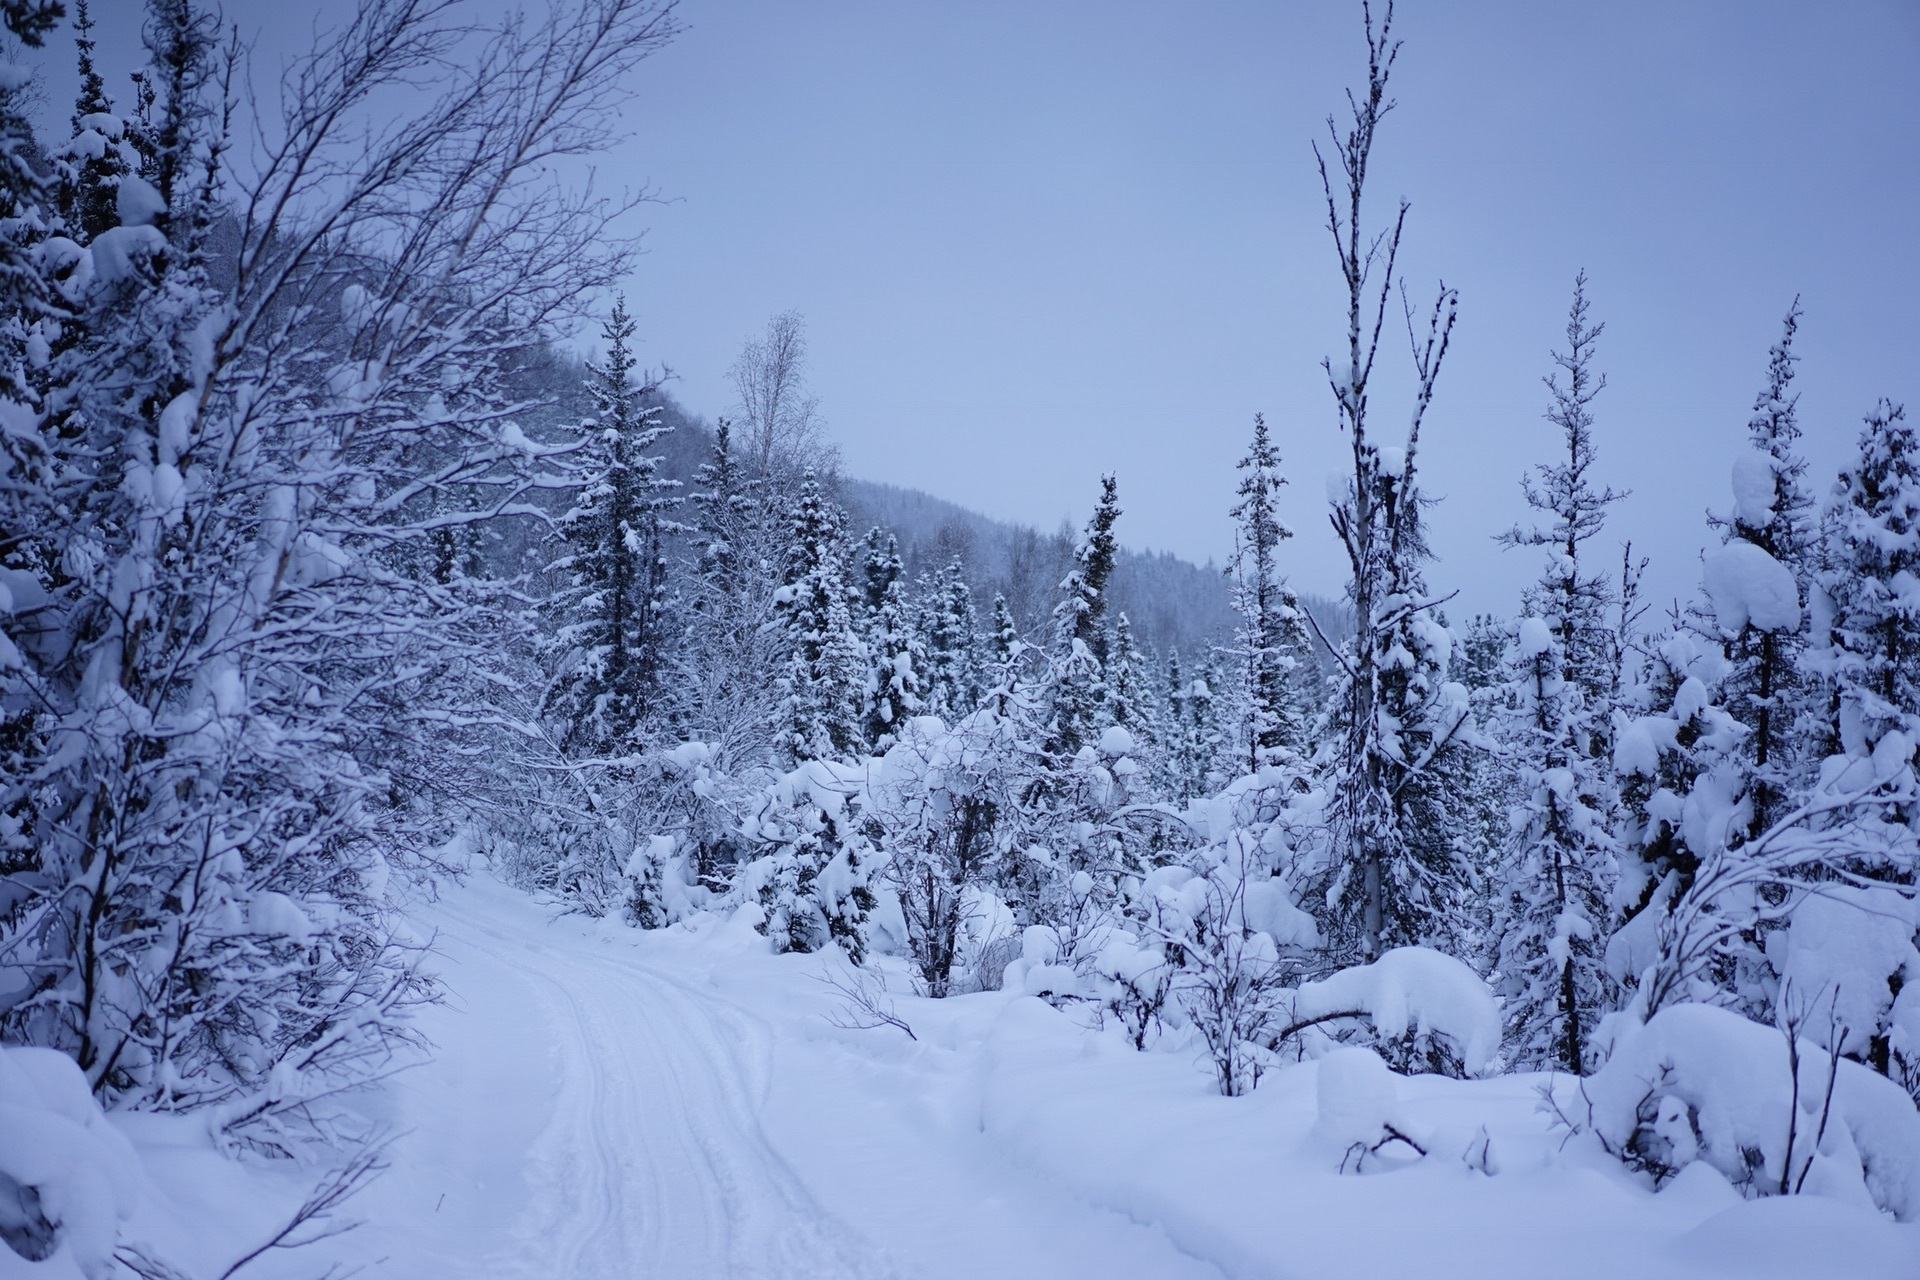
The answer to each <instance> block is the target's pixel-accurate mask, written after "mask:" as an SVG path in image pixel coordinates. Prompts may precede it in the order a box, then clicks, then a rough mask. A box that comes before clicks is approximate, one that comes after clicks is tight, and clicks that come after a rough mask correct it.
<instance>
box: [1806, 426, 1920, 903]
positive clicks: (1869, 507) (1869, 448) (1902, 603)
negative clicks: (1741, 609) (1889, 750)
mask: <svg viewBox="0 0 1920 1280" xmlns="http://www.w3.org/2000/svg"><path fill="white" fill-rule="evenodd" d="M1821 532H1822V535H1823V536H1822V546H1821V564H1820V570H1819V580H1818V587H1819V591H1818V596H1819V600H1818V603H1819V606H1820V611H1821V613H1822V614H1823V615H1825V616H1824V617H1823V619H1822V620H1823V621H1824V622H1825V626H1824V627H1823V628H1822V631H1823V632H1824V634H1823V635H1822V636H1821V637H1820V639H1821V641H1822V643H1821V645H1820V649H1819V651H1818V652H1817V653H1816V654H1815V655H1814V657H1815V660H1816V663H1817V664H1818V667H1819V668H1821V669H1823V674H1824V676H1825V681H1826V683H1827V686H1828V688H1829V690H1830V695H1829V696H1830V704H1829V705H1830V708H1831V710H1830V712H1829V716H1830V723H1829V725H1828V727H1827V729H1826V734H1825V736H1827V737H1828V738H1829V739H1830V741H1831V742H1832V743H1833V744H1834V746H1835V748H1836V749H1837V751H1838V752H1841V753H1845V754H1848V755H1855V756H1865V755H1869V754H1871V753H1872V751H1873V749H1874V747H1875V744H1877V743H1878V742H1880V741H1881V740H1882V739H1883V738H1885V737H1886V735H1888V734H1889V733H1893V732H1899V733H1902V734H1904V735H1906V738H1907V740H1908V742H1909V743H1910V744H1911V743H1920V592H1916V590H1915V587H1914V583H1915V582H1916V580H1920V434H1917V433H1916V432H1915V430H1914V427H1913V424H1912V423H1910V422H1909V421H1908V420H1907V415H1906V410H1905V408H1904V406H1901V405H1896V404H1893V403H1891V402H1888V401H1885V400H1883V401H1881V402H1880V403H1879V404H1877V405H1875V406H1874V409H1873V411H1872V412H1871V413H1869V414H1868V415H1867V418H1866V426H1865V428H1864V429H1863V430H1862V431H1861V433H1860V446H1859V453H1858V455H1857V456H1856V457H1855V459H1854V460H1853V461H1852V462H1851V463H1850V464H1849V465H1848V466H1847V468H1846V469H1845V470H1844V471H1842V472H1841V474H1840V478H1839V480H1838V481H1837V482H1836V484H1835V486H1834V493H1833V500H1832V503H1831V505H1830V506H1829V507H1828V509H1827V512H1826V515H1825V518H1824V519H1823V521H1822V525H1821ZM1916 874H1920V872H1916V871H1915V870H1912V869H1910V870H1908V871H1907V872H1906V873H1905V876H1906V878H1912V877H1913V876H1915V875H1916Z"/></svg>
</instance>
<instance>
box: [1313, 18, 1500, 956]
mask: <svg viewBox="0 0 1920 1280" xmlns="http://www.w3.org/2000/svg"><path fill="white" fill-rule="evenodd" d="M1392 25H1393V9H1392V6H1391V5H1389V6H1387V9H1386V11H1385V14H1384V15H1383V17H1382V19H1381V21H1380V22H1379V24H1378V26H1376V25H1375V23H1374V21H1373V15H1372V11H1371V10H1368V11H1367V14H1366V39H1367V84H1366V87H1365V89H1364V90H1362V91H1361V92H1359V93H1357V94H1350V95H1349V101H1350V103H1351V106H1352V115H1353V119H1352V124H1351V126H1350V127H1349V128H1348V129H1347V131H1346V132H1345V133H1344V134H1342V133H1341V132H1340V131H1339V129H1338V128H1337V126H1336V125H1335V123H1334V121H1333V120H1332V119H1331V118H1329V119H1328V121H1327V127H1328V131H1329V133H1330V134H1331V135H1332V143H1333V150H1334V155H1335V164H1336V165H1337V167H1338V170H1339V175H1340V178H1339V182H1338V184H1337V185H1336V182H1335V178H1334V174H1333V172H1332V170H1331V169H1330V167H1329V165H1328V163H1327V158H1326V156H1325V154H1324V153H1320V152H1318V150H1317V148H1316V154H1317V155H1319V159H1320V177H1321V184H1322V189H1323V191H1324V192H1325V196H1326V203H1327V229H1328V231H1329V233H1330V234H1331V235H1332V237H1333V240H1334V246H1335V251H1336V255H1337V257H1338V259H1339V267H1340V275H1341V278H1342V280H1343V281H1344V282H1345V284H1346V290H1347V295H1346V302H1347V308H1346V311H1347V314H1346V322H1347V324H1346V338H1347V350H1346V354H1345V356H1344V358H1343V359H1342V360H1341V361H1340V362H1339V363H1338V364H1336V363H1335V362H1334V361H1333V360H1332V359H1331V358H1329V359H1328V360H1326V361H1324V362H1323V365H1324V368H1325V369H1326V373H1327V380H1328V384H1329V386H1330V387H1331V389H1332V391H1333V398H1334V403H1335V406H1336V408H1337V410H1338V413H1339V418H1340V425H1341V428H1342V430H1343V431H1344V432H1345V434H1346V437H1347V443H1348V445H1349V448H1350V450H1351V456H1352V466H1353V471H1352V474H1351V476H1350V477H1349V478H1348V479H1347V480H1346V482H1345V485H1344V489H1343V492H1342V493H1341V494H1340V495H1339V497H1338V498H1337V499H1336V500H1335V502H1334V507H1333V512H1332V518H1333V524H1334V529H1335V532H1336V533H1337V534H1338V535H1339V538H1340V542H1341V546H1342V548H1343V550H1344V551H1345V552H1346V555H1347V560H1348V566H1349V570H1350V575H1351V576H1350V578H1349V582H1348V587H1347V597H1348V602H1349V603H1350V605H1351V606H1352V609H1353V620H1354V634H1353V637H1352V639H1351V640H1350V641H1349V642H1348V644H1347V645H1346V646H1345V649H1344V652H1343V653H1342V655H1341V664H1342V670H1341V672H1340V673H1339V683H1338V688H1337V689H1336V691H1335V694H1334V698H1333V708H1332V712H1331V715H1330V717H1329V720H1328V725H1327V727H1328V730H1329V734H1330V735H1331V736H1332V737H1333V738H1334V739H1336V741H1334V742H1333V743H1331V745H1330V749H1329V750H1328V751H1326V752H1325V753H1324V755H1323V767H1324V769H1325V771H1326V772H1327V775H1328V778H1327V781H1328V786H1329V789H1330V791H1331V793H1332V795H1333V797H1334V803H1333V809H1332V811H1331V815H1330V816H1331V818H1332V821H1333V823H1334V826H1335V829H1336V832H1337V836H1336V851H1335V856H1334V859H1333V866H1332V868H1331V878H1330V882H1329V885H1328V888H1327V898H1326V901H1327V902H1328V903H1329V906H1330V909H1331V912H1332V915H1333V917H1334V923H1336V924H1337V926H1338V928H1337V929H1336V930H1334V931H1333V932H1335V933H1337V934H1338V935H1339V936H1340V939H1341V941H1342V942H1343V944H1344V945H1348V946H1351V947H1352V948H1353V949H1354V950H1356V951H1357V952H1358V954H1359V955H1361V956H1362V957H1363V958H1367V959H1372V958H1373V957H1376V956H1378V955H1379V954H1380V953H1381V952H1382V951H1383V950H1384V949H1385V948H1386V947H1387V946H1388V945H1390V944H1391V942H1393V941H1402V940H1404V941H1418V940H1424V939H1426V938H1429V937H1432V936H1435V934H1436V932H1440V931H1445V929H1446V928H1447V927H1448V926H1447V924H1446V921H1445V917H1446V916H1447V914H1448V912H1449V910H1450V903H1451V901H1452V900H1453V899H1454V898H1455V896H1456V895H1457V893H1458V892H1459V890H1460V889H1461V888H1462V887H1463V886H1461V885H1459V884H1457V883H1456V879H1457V873H1458V865H1457V864H1458V862H1459V859H1458V854H1457V850H1455V849H1454V848H1453V843H1454V842H1453V839H1452V837H1451V835H1450V834H1449V833H1448V832H1447V831H1446V828H1445V826H1444V824H1443V825H1441V826H1439V827H1437V828H1436V826H1435V825H1433V824H1434V821H1435V820H1439V819H1442V818H1443V817H1444V814H1445V813H1446V811H1447V808H1448V805H1449V800H1450V797H1448V796H1447V795H1446V794H1445V793H1446V792H1447V790H1448V789H1449V787H1448V783H1447V778H1446V773H1445V765H1446V763H1447V762H1446V761H1445V760H1443V756H1444V755H1446V754H1447V753H1449V752H1450V751H1452V750H1453V749H1454V748H1456V747H1457V746H1458V745H1459V743H1460V741H1461V740H1462V738H1461V735H1462V731H1463V730H1464V729H1465V728H1466V727H1467V725H1468V719H1469V717H1468V714H1467V707H1466V698H1465V691H1464V690H1463V689H1461V688H1460V687H1459V686H1458V685H1452V684H1451V683H1450V682H1448V681H1447V680H1446V679H1445V673H1446V670H1447V666H1448V659H1449V653H1448V647H1449V641H1448V636H1447V632H1446V629H1445V627H1444V626H1442V625H1441V624H1440V623H1439V622H1438V621H1437V620H1436V619H1435V618H1434V617H1433V614H1432V611H1433V609H1434V608H1435V606H1436V605H1437V604H1438V603H1439V601H1437V600H1436V599H1434V598H1433V597H1432V596H1430V595H1429V593H1428V591H1427V588H1426V584H1425V582H1424V580H1423V574H1422V565H1423V563H1424V561H1425V560H1426V559H1427V558H1428V555H1429V553H1428V550H1427V547H1426V545H1425V538H1424V533H1423V531H1422V521H1421V518H1420V511H1421V506H1422V503H1423V502H1424V501H1425V499H1424V498H1423V496H1422V495H1421V493H1420V491H1419V487H1418V485H1417V483H1416V473H1415V459H1416V456H1417V446H1418V444H1419V438H1420V426H1421V423H1422V421H1423V420H1424V418H1425V416H1426V411H1427V408H1428V406H1429V405H1430V404H1431V403H1432V399H1433V392H1434V388H1435V385H1436V383H1437V381H1438V378H1439V374H1440V367H1441V364H1442V362H1443V360H1444V359H1445V356H1446V351H1447V345H1448V342H1449V340H1450V338H1451V336H1452V332H1453V323H1454V315H1455V307H1456V303H1457V297H1456V295H1455V293H1454V291H1453V290H1451V289H1448V288H1445V287H1444V286H1443V287H1442V288H1441V290H1440V293H1439V297H1438V298H1437V300H1436V301H1435V303H1434V307H1433V311H1432V313H1431V315H1430V317H1429V318H1428V322H1427V326H1426V332H1425V336H1424V337H1416V338H1415V340H1414V351H1413V357H1414V359H1413V363H1414V375H1415V388H1414V409H1413V414H1412V425H1411V428H1410V430H1409V432H1408V436H1407V441H1406V444H1405V445H1404V446H1388V445H1383V444H1381V443H1380V442H1379V441H1377V440H1376V439H1375V438H1374V432H1373V430H1372V423H1371V421H1370V419H1369V417H1368V405H1369V386H1370V383H1371V379H1372V376H1373V369H1374V362H1375V357H1376V356H1377V355H1378V352H1379V345H1380V333H1381V329H1382V327H1383V326H1384V323H1385V316H1386V308H1387V301H1388V297H1389V294H1390V292H1391V281H1392V279H1393V275H1394V266H1395V260H1396V258H1397V255H1398V253H1399V248H1400V238H1401V232H1402V229H1403V228H1404V226H1405V222H1406V212H1407V206H1406V205H1405V204H1404V203H1403V204H1402V205H1401V206H1400V210H1399V213H1398V215H1397V216H1396V217H1395V219H1394V220H1393V223H1392V225H1391V226H1390V227H1388V228H1387V229H1386V230H1384V231H1382V232H1380V233H1378V234H1375V233H1371V232H1369V231H1366V230H1365V229H1363V220H1362V203H1363V196H1364V194H1365V189H1366V179H1367V168H1368V162H1369V160H1370V158H1371V155H1372V151H1373V143H1374V135H1375V132H1376V131H1377V129H1378V127H1379V124H1380V121H1381V119H1382V118H1383V117H1384V116H1385V115H1386V114H1387V112H1388V111H1389V110H1390V109H1391V107H1392V105H1393V104H1392V103H1391V101H1389V99H1388V98H1387V96H1386V95H1387V82H1388V78H1389V75H1390V73H1391V71H1392V68H1393V63H1394V60H1395V58H1396V57H1397V56H1398V53H1399V48H1400V46H1399V44H1398V42H1396V41H1395V40H1394V39H1393V38H1392ZM1374 281H1378V286H1377V288H1376V287H1375V285H1374V284H1373V283H1372V282H1374ZM1409 324H1410V326H1411V315H1410V314H1409ZM1456 692H1457V693H1458V696H1457V697H1456V696H1455V694H1456Z"/></svg>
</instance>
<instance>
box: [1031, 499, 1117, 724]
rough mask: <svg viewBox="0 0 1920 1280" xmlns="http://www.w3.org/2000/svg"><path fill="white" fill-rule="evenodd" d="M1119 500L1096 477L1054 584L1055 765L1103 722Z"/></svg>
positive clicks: (1050, 718) (1104, 719) (1053, 713)
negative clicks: (1069, 558)
mask: <svg viewBox="0 0 1920 1280" xmlns="http://www.w3.org/2000/svg"><path fill="white" fill-rule="evenodd" d="M1119 518H1120V501H1119V497H1118V493H1117V490H1116V488H1115V484H1114V478H1113V477H1112V476H1110V475H1109V476H1102V477H1101V478H1100V501H1099V503H1098V504H1097V505H1096V506H1095V507H1094V511H1093V515H1092V516H1091V517H1090V518H1089V519H1088V520H1087V527H1086V532H1085V533H1084V534H1083V535H1082V537H1081V540H1080V545H1079V547H1078V548H1077V549H1076V550H1075V552H1074V566H1073V569H1072V570H1071V571H1070V572H1069V573H1068V574H1067V576H1066V578H1065V579H1063V580H1062V581H1061V583H1060V589H1061V591H1062V592H1063V593H1064V597H1063V598H1062V600H1061V601H1060V603H1059V604H1058V605H1057V606H1055V608H1054V611H1053V624H1054V644H1053V654H1052V658H1053V676H1052V680H1051V688H1050V692H1051V698H1050V703H1051V714H1050V716H1049V720H1050V724H1051V728H1050V732H1049V733H1048V738H1047V754H1048V755H1049V756H1050V757H1051V758H1052V759H1054V760H1055V761H1057V762H1064V761H1066V760H1070V759H1072V758H1073V756H1074V754H1075V753H1076V752H1078V751H1079V750H1080V748H1081V747H1083V746H1085V745H1087V744H1088V743H1090V742H1094V741H1097V740H1098V738H1099V736H1100V731H1101V730H1102V729H1104V728H1105V727H1106V726H1107V724H1108V723H1110V721H1109V719H1108V710H1107V706H1106V700H1107V688H1106V667H1107V644H1108V638H1107V637H1108V633H1107V629H1106V627H1105V625H1104V622H1105V619H1106V612H1107V583H1108V580H1109V579H1110V578H1112V576H1113V560H1114V553H1115V551H1116V549H1117V544H1116V543H1115V541H1114V535H1113V526H1114V522H1115V521H1116V520H1118V519H1119Z"/></svg>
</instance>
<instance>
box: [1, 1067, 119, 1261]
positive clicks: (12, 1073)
mask: <svg viewBox="0 0 1920 1280" xmlns="http://www.w3.org/2000/svg"><path fill="white" fill-rule="evenodd" d="M140 1174H141V1171H140V1162H139V1157H138V1156H137V1155H136V1154H135V1152H134V1150H133V1147H132V1146H131V1144H129V1143H128V1142H127V1140H126V1138H125V1137H124V1136H122V1135H121V1134H120V1133H119V1132H118V1131H116V1130H115V1129H114V1128H113V1127H112V1126H111V1125H109V1124H108V1123H107V1118H106V1116H105V1115H104V1114H103V1113H102V1112H101V1110H100V1107H99V1104H97V1103H96V1102H94V1100H93V1094H92V1091H91V1090H90V1089H89V1088H88V1086H87V1080H86V1077H85V1076H83V1075H81V1074H80V1069H79V1068H78V1067H76V1066H75V1065H74V1064H73V1062H72V1060H71V1059H69V1058H68V1057H66V1056H65V1055H64V1054H60V1053H56V1052H54V1051H53V1050H51V1049H34V1048H25V1047H9V1046H0V1239H4V1241H5V1243H6V1244H8V1245H10V1246H12V1248H11V1250H4V1249H0V1280H12V1278H13V1277H14V1276H16V1275H17V1276H27V1275H33V1276H42V1275H44V1276H50V1277H51V1276H84V1277H86V1280H105V1277H106V1276H107V1275H108V1274H109V1273H110V1272H111V1271H112V1270H113V1250H114V1246H115V1244H116V1242H117V1239H118V1235H119V1229H120V1224H121V1222H122V1221H124V1220H125V1219H127V1218H128V1217H130V1216H132V1213H133V1210H134V1207H135V1204H136V1203H137V1201H138V1197H139V1181H140ZM23 1257H24V1258H26V1259H28V1260H30V1261H33V1262H36V1263H39V1264H40V1265H38V1266H35V1267H31V1268H29V1267H27V1266H26V1264H25V1263H23V1262H21V1261H20V1259H21V1258H23Z"/></svg>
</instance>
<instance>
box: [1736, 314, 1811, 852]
mask: <svg viewBox="0 0 1920 1280" xmlns="http://www.w3.org/2000/svg"><path fill="white" fill-rule="evenodd" d="M1799 321H1800V301H1799V299H1798V298H1796V299H1794V302H1793V305H1792V306H1791V307H1790V308H1788V310H1787V317H1786V320H1785V322H1784V324H1783V326H1782V333H1781V336H1780V341H1779V342H1777V343H1775V344H1774V346H1773V348H1772V349H1771V351H1770V352H1769V353H1768V359H1767V385H1766V387H1765V388H1764V389H1763V390H1762V391H1761V392H1760V394H1759V395H1758V397H1756V398H1755V400H1754V406H1753V408H1754V412H1753V418H1752V420H1751V421H1750V422H1749V423H1748V434H1749V437H1750V443H1751V445H1752V450H1751V452H1749V453H1747V454H1745V455H1744V456H1742V457H1741V458H1740V459H1739V460H1738V461H1737V462H1736V463H1735V464H1734V472H1733V487H1734V511H1733V514H1732V516H1731V517H1730V518H1728V519H1725V520H1716V521H1715V522H1714V523H1716V524H1717V525H1719V526H1720V527H1721V528H1722V530H1723V535H1724V541H1725V542H1726V543H1727V544H1729V545H1732V544H1735V543H1738V544H1741V546H1743V547H1752V548H1754V549H1756V550H1758V551H1760V552H1763V553H1765V555H1766V556H1768V557H1769V558H1771V559H1772V560H1774V561H1776V562H1777V563H1779V564H1780V565H1781V566H1783V567H1784V568H1785V569H1786V571H1787V574H1788V575H1790V576H1791V580H1792V583H1793V594H1794V601H1793V603H1794V605H1795V608H1794V609H1793V610H1791V611H1790V612H1791V614H1792V616H1791V618H1790V619H1789V618H1788V617H1787V616H1786V615H1787V613H1788V612H1789V611H1787V610H1785V609H1782V610H1780V611H1779V612H1780V614H1781V616H1779V617H1766V618H1757V617H1754V616H1753V615H1752V613H1751V611H1750V610H1747V609H1745V608H1742V609H1740V611H1739V612H1741V613H1742V614H1743V615H1745V616H1744V617H1742V618H1741V619H1740V620H1739V622H1738V624H1737V625H1735V626H1732V627H1728V626H1725V625H1721V626H1718V627H1716V628H1714V630H1715V631H1716V632H1717V636H1716V638H1718V639H1719V640H1721V641H1722V642H1724V644H1725V645H1726V649H1727V658H1728V661H1729V667H1728V670H1727V675H1726V680H1725V683H1724V685H1723V686H1722V690H1721V696H1722V699H1723V702H1724V705H1725V707H1726V709H1727V712H1728V713H1729V714H1730V715H1732V716H1733V717H1734V718H1735V719H1736V720H1738V721H1740V723H1742V724H1744V725H1746V726H1747V728H1748V729H1750V730H1752V733H1751V734H1750V736H1749V737H1748V738H1747V742H1746V746H1745V747H1744V748H1743V750H1742V751H1741V753H1740V757H1739V758H1740V760H1741V762H1742V764H1743V767H1744V769H1745V771H1746V774H1747V788H1748V790H1749V793H1750V810H1751V812H1750V816H1749V818H1748V824H1747V830H1746V833H1745V835H1746V838H1748V839H1751V838H1754V837H1756V836H1758V835H1759V834H1760V833H1761V832H1762V831H1765V830H1766V829H1767V828H1768V827H1769V826H1771V825H1773V823H1774V822H1775V821H1776V820H1777V819H1778V818H1779V817H1780V816H1781V815H1782V814H1783V813H1784V812H1785V811H1786V810H1787V809H1789V808H1791V807H1792V796H1793V794H1794V792H1795V791H1796V790H1797V789H1798V787H1799V785H1800V784H1801V783H1802V782H1803V781H1804V777H1803V775H1804V774H1805V772H1806V769H1805V767H1803V762H1804V763H1806V764H1810V763H1811V761H1810V760H1808V758H1807V753H1805V752H1803V751H1801V750H1799V749H1798V747H1797V744H1796V736H1795V732H1794V729H1795V725H1796V722H1798V721H1800V720H1801V719H1802V716H1803V712H1804V710H1805V700H1806V693H1805V689H1804V687H1803V685H1804V681H1803V679H1802V673H1801V655H1802V654H1803V652H1804V651H1805V648H1806V632H1805V630H1804V627H1803V625H1802V615H1801V613H1800V610H1799V606H1800V605H1802V604H1804V603H1805V602H1806V600H1807V599H1808V590H1809V588H1810V587H1811V585H1812V582H1811V578H1812V573H1813V568H1814V565H1813V544H1814V535H1815V529H1814V522H1813V513H1814V503H1813V496H1812V494H1810V493H1809V492H1808V491H1807V485H1806V471H1807V464H1806V461H1805V459H1803V458H1801V457H1800V456H1799V453H1798V451H1797V446H1796V442H1797V441H1798V440H1799V438H1800V427H1799V423H1798V420H1797V409H1798V404H1799V399H1800V397H1799V393H1797V392H1795V391H1794V390H1793V366H1794V365H1795V364H1796V363H1798V361H1799V357H1798V356H1796V355H1794V354H1793V338H1794V333H1795V331H1796V330H1797V329H1798V327H1799ZM1746 554H1747V555H1748V556H1749V558H1751V553H1746ZM1776 576H1778V575H1776ZM1743 603H1744V602H1743ZM1763 624H1764V625H1763Z"/></svg>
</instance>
